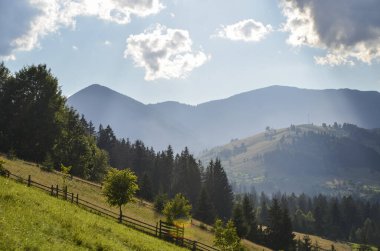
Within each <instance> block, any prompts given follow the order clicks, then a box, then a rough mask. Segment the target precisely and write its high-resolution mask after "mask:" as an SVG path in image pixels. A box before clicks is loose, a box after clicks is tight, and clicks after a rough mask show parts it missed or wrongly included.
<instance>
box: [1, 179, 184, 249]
mask: <svg viewBox="0 0 380 251" xmlns="http://www.w3.org/2000/svg"><path fill="white" fill-rule="evenodd" d="M0 215H1V216H0V228H1V231H0V250H184V249H182V248H180V247H178V246H175V245H172V244H170V243H167V242H164V241H161V240H159V239H156V238H153V237H150V236H147V235H145V234H143V233H140V232H138V231H135V230H133V229H131V228H127V227H125V226H124V225H121V224H118V223H116V222H114V221H112V220H110V219H107V218H105V217H100V216H98V215H95V214H92V213H90V212H87V211H85V210H83V209H81V208H79V207H77V206H74V205H72V204H70V203H67V202H65V201H62V200H57V199H55V198H53V197H51V196H49V195H47V194H45V193H43V192H40V191H37V190H36V189H35V188H29V187H26V186H25V185H23V184H19V183H17V182H15V181H13V180H9V179H5V178H3V177H0Z"/></svg>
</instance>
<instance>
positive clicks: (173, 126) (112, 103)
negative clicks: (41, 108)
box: [68, 84, 380, 153]
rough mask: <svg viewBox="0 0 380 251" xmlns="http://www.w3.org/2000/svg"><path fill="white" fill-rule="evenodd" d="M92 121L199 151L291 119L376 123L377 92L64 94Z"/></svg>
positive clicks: (96, 90) (100, 89)
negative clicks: (197, 98)
mask: <svg viewBox="0 0 380 251" xmlns="http://www.w3.org/2000/svg"><path fill="white" fill-rule="evenodd" d="M68 105H69V106H72V107H73V108H75V109H76V110H77V111H78V112H79V113H81V114H84V115H85V117H86V118H87V120H91V121H92V122H93V123H94V125H96V126H98V125H99V124H102V125H103V126H104V125H108V124H109V125H111V127H112V128H113V130H114V132H115V134H116V136H117V137H118V138H122V137H123V138H129V139H130V140H136V139H141V140H143V141H144V143H145V144H146V145H148V146H152V147H154V149H156V150H162V149H165V148H167V146H168V145H169V144H170V145H172V147H173V148H174V150H175V151H177V152H178V151H181V150H182V149H183V148H184V147H185V146H188V147H189V148H190V150H191V151H192V152H195V153H199V152H200V151H202V150H205V149H209V148H212V147H215V146H218V145H222V144H225V143H227V142H229V141H231V140H235V139H237V138H244V137H248V136H251V135H254V134H256V133H259V132H261V131H263V130H264V129H265V128H266V127H271V128H284V127H288V126H290V125H291V124H305V123H308V124H311V123H314V124H322V123H327V124H332V123H334V122H338V123H344V122H349V123H352V124H356V125H358V126H360V127H364V128H377V127H380V93H378V92H375V91H358V90H350V89H339V90H334V89H329V90H308V89H299V88H295V87H286V86H270V87H266V88H262V89H257V90H253V91H249V92H245V93H241V94H238V95H234V96H232V97H229V98H226V99H221V100H215V101H210V102H206V103H202V104H199V105H196V106H192V105H186V104H181V103H178V102H172V101H169V102H163V103H157V104H143V103H141V102H139V101H137V100H134V99H132V98H130V97H128V96H126V95H123V94H120V93H118V92H116V91H113V90H111V89H109V88H107V87H104V86H101V85H97V84H95V85H91V86H88V87H86V88H84V89H83V90H81V91H79V92H77V93H75V94H74V95H72V96H70V97H69V98H68Z"/></svg>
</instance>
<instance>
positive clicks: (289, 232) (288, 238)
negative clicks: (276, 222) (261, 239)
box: [280, 207, 295, 250]
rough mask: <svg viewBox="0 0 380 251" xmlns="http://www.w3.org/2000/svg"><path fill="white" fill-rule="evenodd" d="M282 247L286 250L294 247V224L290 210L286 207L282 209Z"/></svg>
mask: <svg viewBox="0 0 380 251" xmlns="http://www.w3.org/2000/svg"><path fill="white" fill-rule="evenodd" d="M280 229H281V246H282V248H283V249H284V250H288V249H289V248H290V247H292V246H293V244H294V243H293V240H294V236H295V235H294V234H293V228H292V222H291V219H290V216H289V212H288V209H287V208H286V207H285V208H284V209H282V218H281V228H280Z"/></svg>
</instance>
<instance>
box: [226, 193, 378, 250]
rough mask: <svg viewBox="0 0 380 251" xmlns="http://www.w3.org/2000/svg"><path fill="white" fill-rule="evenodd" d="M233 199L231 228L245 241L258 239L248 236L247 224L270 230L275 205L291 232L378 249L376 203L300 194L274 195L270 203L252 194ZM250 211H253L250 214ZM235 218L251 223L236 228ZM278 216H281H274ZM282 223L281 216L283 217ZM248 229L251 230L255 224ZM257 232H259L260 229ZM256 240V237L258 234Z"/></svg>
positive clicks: (262, 196) (266, 197)
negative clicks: (233, 224)
mask: <svg viewBox="0 0 380 251" xmlns="http://www.w3.org/2000/svg"><path fill="white" fill-rule="evenodd" d="M237 197H238V200H237V201H238V203H237V204H236V205H235V209H234V216H233V218H234V219H235V218H236V219H237V220H235V224H236V226H237V228H238V232H240V233H242V234H241V236H245V237H246V238H248V239H251V240H258V241H259V242H260V237H256V238H257V239H255V237H253V236H255V234H253V233H251V231H250V229H252V227H250V226H249V224H248V222H257V224H258V225H259V226H260V225H263V226H271V225H272V224H273V216H272V214H273V208H277V206H275V205H276V204H279V205H280V208H281V210H282V214H283V215H288V216H289V219H290V220H291V225H292V227H293V229H294V230H295V231H298V232H302V233H306V234H313V235H318V236H323V237H326V238H328V239H332V240H346V241H351V242H356V243H362V244H372V245H377V246H379V245H380V241H379V240H380V239H379V236H380V204H379V202H376V201H375V202H370V201H368V200H364V199H360V198H354V197H352V196H343V197H333V196H326V195H322V194H319V195H317V196H308V195H306V194H300V195H298V196H297V195H295V194H291V195H286V194H281V193H276V194H273V195H272V196H271V197H272V199H269V197H268V196H267V195H265V194H264V193H261V195H260V196H258V195H257V194H256V193H255V192H254V191H253V192H251V193H249V194H246V195H244V196H241V195H240V196H237ZM239 197H241V198H239ZM239 201H240V202H239ZM246 208H248V209H249V210H247V209H246ZM251 208H253V209H252V210H251ZM239 211H240V212H239ZM247 211H248V212H252V211H253V212H254V213H253V216H249V217H247V216H246V215H247V213H245V212H247ZM275 211H278V210H275ZM241 212H242V213H241ZM239 215H243V219H248V218H249V219H251V220H250V221H248V220H245V221H243V222H244V224H245V225H244V224H243V225H242V224H239V222H242V221H241V220H239V218H242V217H239ZM249 215H250V214H249ZM278 215H281V214H280V213H278ZM255 217H256V218H255ZM252 219H253V220H252ZM278 219H280V218H278ZM284 219H285V216H283V220H284ZM278 222H280V221H278ZM283 222H284V223H283V227H284V228H286V225H288V224H289V222H285V221H283ZM251 225H253V226H254V225H255V223H252V224H251ZM239 229H240V230H239ZM253 229H256V228H255V227H254V228H253ZM258 229H259V230H260V227H259V228H258ZM277 229H280V228H277ZM284 231H285V230H284ZM264 232H265V231H264ZM256 236H260V233H259V235H256Z"/></svg>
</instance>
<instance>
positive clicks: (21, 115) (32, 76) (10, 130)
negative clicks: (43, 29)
mask: <svg viewBox="0 0 380 251" xmlns="http://www.w3.org/2000/svg"><path fill="white" fill-rule="evenodd" d="M0 118H1V119H0V151H1V152H4V153H8V154H9V155H10V156H17V157H19V158H22V159H25V160H30V161H34V162H37V163H40V164H43V165H44V166H45V168H46V169H52V168H55V169H58V170H59V169H60V167H61V165H64V166H71V167H72V168H71V171H70V174H72V175H76V176H80V177H83V178H86V179H91V180H97V181H99V180H101V179H102V178H103V176H104V174H105V173H106V171H107V168H108V154H107V153H106V152H105V151H103V150H101V149H100V148H99V147H97V145H96V139H95V137H93V136H92V135H91V134H90V133H89V132H88V131H87V128H86V126H85V124H84V123H83V121H82V120H81V119H80V116H79V115H78V113H77V112H76V111H75V110H73V109H72V108H68V107H67V106H66V99H65V98H64V97H63V96H62V93H61V90H60V88H59V86H58V80H57V79H56V78H55V77H54V76H53V75H52V73H51V72H50V70H49V69H47V67H46V65H38V66H27V67H24V68H22V69H21V70H20V71H18V72H16V73H15V74H11V73H10V71H9V70H8V69H7V68H6V67H5V66H4V64H3V63H2V64H0Z"/></svg>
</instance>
